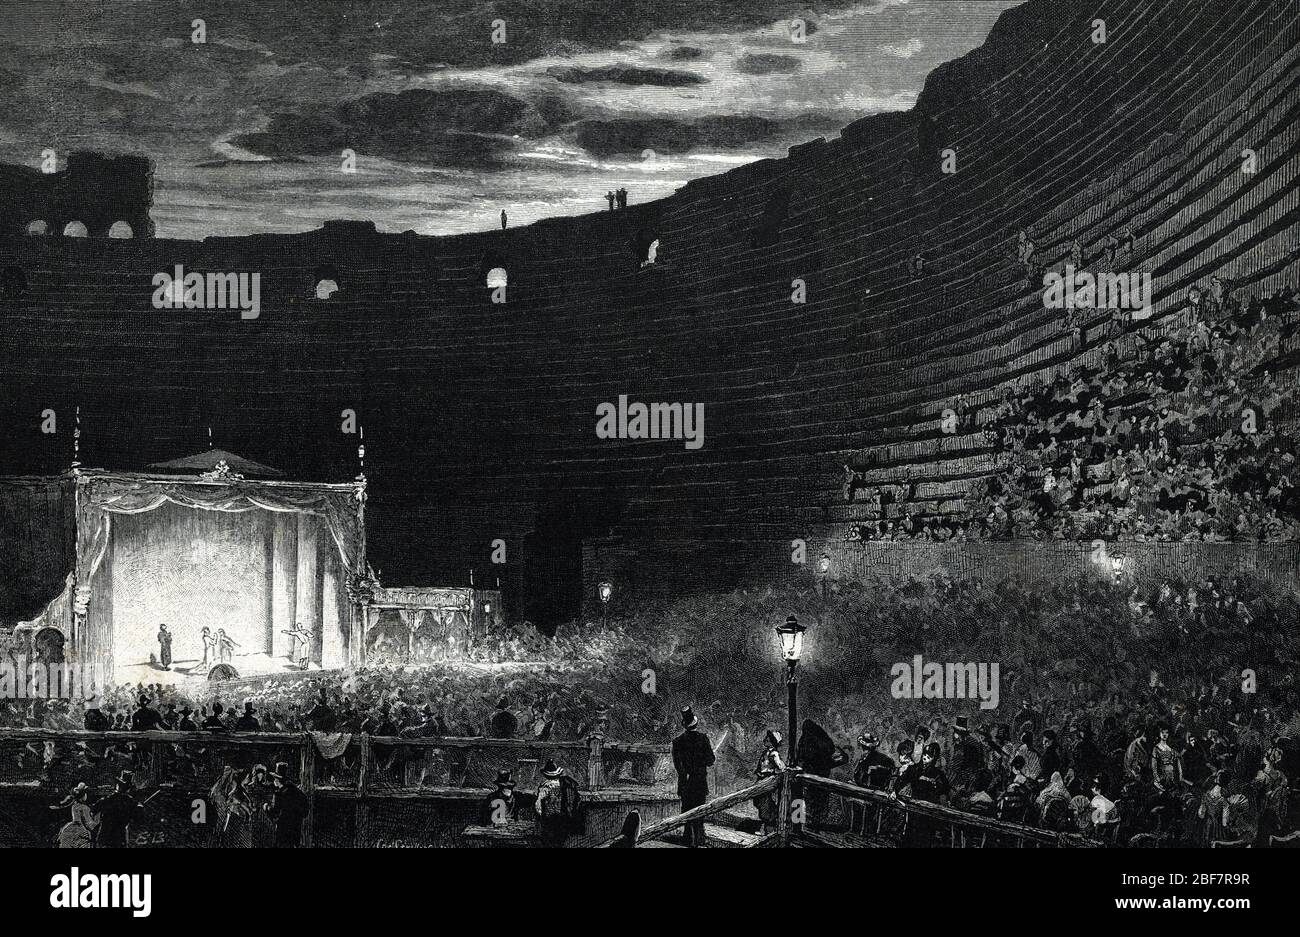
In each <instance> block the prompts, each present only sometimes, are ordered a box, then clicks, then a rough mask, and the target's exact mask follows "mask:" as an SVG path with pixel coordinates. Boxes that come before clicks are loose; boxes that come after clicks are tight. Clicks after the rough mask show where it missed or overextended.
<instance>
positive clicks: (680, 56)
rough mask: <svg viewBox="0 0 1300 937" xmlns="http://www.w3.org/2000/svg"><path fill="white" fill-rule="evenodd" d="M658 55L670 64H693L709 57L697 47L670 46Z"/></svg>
mask: <svg viewBox="0 0 1300 937" xmlns="http://www.w3.org/2000/svg"><path fill="white" fill-rule="evenodd" d="M660 54H661V55H662V56H663V57H664V58H666V59H668V60H669V61H670V62H694V61H697V60H699V59H703V58H708V55H709V54H708V53H707V52H705V51H704V50H703V49H701V48H700V47H699V46H672V47H671V48H668V49H664V51H663V52H661V53H660Z"/></svg>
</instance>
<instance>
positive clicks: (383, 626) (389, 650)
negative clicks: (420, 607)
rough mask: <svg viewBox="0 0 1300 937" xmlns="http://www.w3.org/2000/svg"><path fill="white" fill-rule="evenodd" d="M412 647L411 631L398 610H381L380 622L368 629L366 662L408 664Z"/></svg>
mask: <svg viewBox="0 0 1300 937" xmlns="http://www.w3.org/2000/svg"><path fill="white" fill-rule="evenodd" d="M411 645H412V639H411V631H410V629H409V628H407V627H406V625H405V624H404V623H403V622H402V618H401V616H400V615H399V614H398V612H397V610H396V609H392V608H385V609H382V610H380V612H379V618H378V620H377V621H376V622H375V623H374V624H373V625H371V626H370V627H369V628H367V629H366V660H367V661H369V662H370V663H372V664H375V663H391V664H405V663H408V662H409V661H410V658H411Z"/></svg>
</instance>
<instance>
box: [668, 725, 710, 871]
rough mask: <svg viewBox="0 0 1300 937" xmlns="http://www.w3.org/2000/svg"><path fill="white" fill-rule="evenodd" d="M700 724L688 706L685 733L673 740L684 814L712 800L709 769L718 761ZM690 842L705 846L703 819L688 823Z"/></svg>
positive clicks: (687, 829)
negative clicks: (710, 796) (700, 728)
mask: <svg viewBox="0 0 1300 937" xmlns="http://www.w3.org/2000/svg"><path fill="white" fill-rule="evenodd" d="M699 724H700V721H699V719H698V718H696V716H695V711H694V710H693V709H691V707H690V706H687V707H686V708H685V709H683V710H682V734H681V735H679V736H677V738H675V739H673V767H674V768H676V769H677V796H678V797H680V798H681V801H682V812H683V813H685V812H686V811H687V810H690V809H691V808H693V807H698V806H700V805H701V804H703V803H704V802H705V801H706V800H708V799H709V774H708V771H709V768H710V767H712V765H713V761H714V757H713V746H712V745H711V744H710V743H709V740H708V738H706V737H705V735H704V733H703V732H701V731H699ZM686 845H688V846H692V847H695V846H702V845H704V821H703V820H696V821H695V822H693V823H688V824H687V825H686Z"/></svg>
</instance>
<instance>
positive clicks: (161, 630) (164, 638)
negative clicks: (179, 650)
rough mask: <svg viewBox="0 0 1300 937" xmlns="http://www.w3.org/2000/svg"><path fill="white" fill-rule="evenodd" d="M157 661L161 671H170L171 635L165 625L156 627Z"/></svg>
mask: <svg viewBox="0 0 1300 937" xmlns="http://www.w3.org/2000/svg"><path fill="white" fill-rule="evenodd" d="M158 660H159V662H160V663H162V669H163V670H171V669H172V633H171V632H170V631H168V630H167V626H166V625H159V626H158Z"/></svg>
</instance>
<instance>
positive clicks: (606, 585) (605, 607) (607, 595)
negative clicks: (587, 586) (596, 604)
mask: <svg viewBox="0 0 1300 937" xmlns="http://www.w3.org/2000/svg"><path fill="white" fill-rule="evenodd" d="M596 594H597V595H598V596H600V606H601V617H602V621H603V622H604V625H605V627H606V628H608V627H609V600H610V599H612V598H613V597H614V584H613V583H612V582H610V581H609V580H608V579H602V580H601V581H600V583H599V584H598V585H597V586H596Z"/></svg>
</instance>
